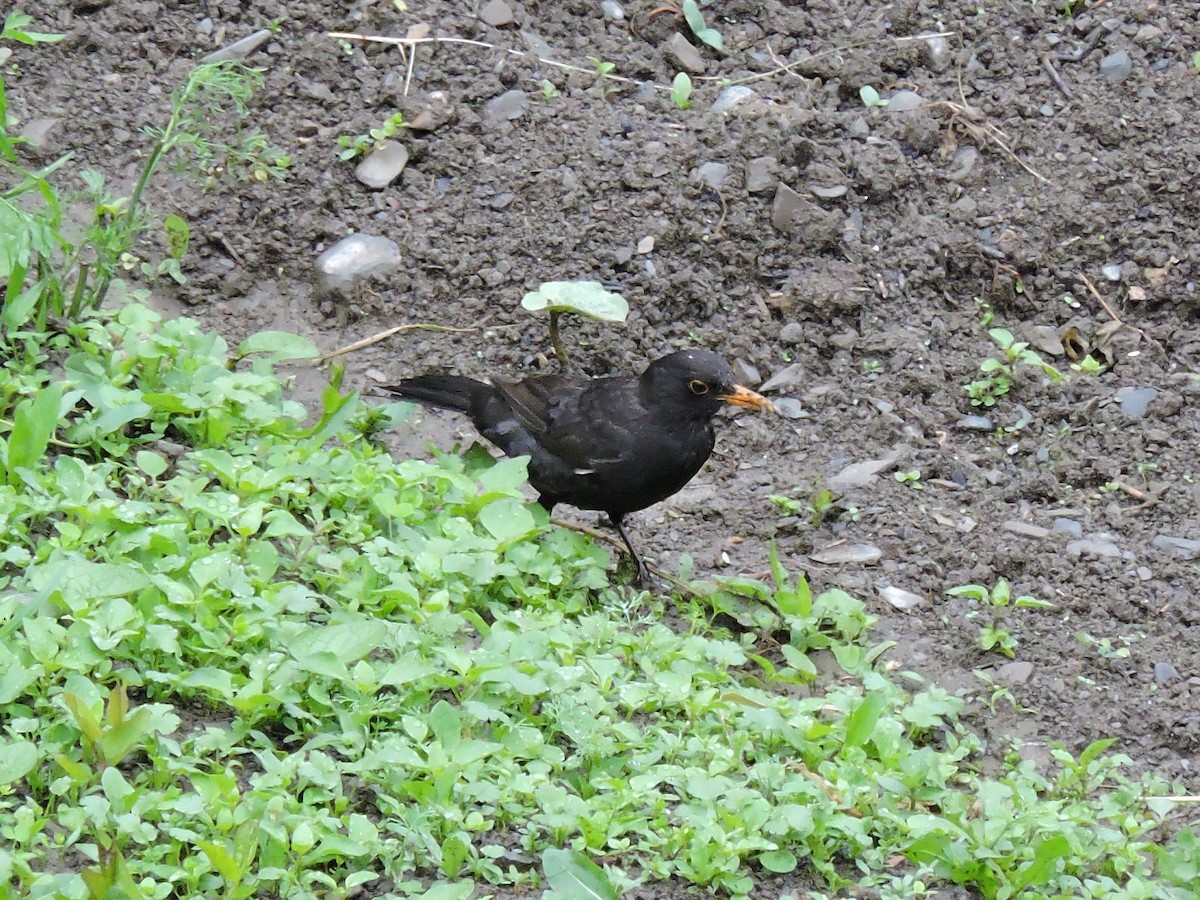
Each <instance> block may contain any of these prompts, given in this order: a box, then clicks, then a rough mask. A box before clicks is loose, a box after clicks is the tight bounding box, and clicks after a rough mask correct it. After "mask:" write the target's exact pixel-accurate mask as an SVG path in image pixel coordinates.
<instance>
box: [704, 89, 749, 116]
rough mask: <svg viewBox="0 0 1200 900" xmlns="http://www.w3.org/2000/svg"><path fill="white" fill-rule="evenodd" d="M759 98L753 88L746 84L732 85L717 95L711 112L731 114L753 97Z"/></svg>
mask: <svg viewBox="0 0 1200 900" xmlns="http://www.w3.org/2000/svg"><path fill="white" fill-rule="evenodd" d="M755 96H757V95H756V94H755V93H754V91H753V90H752V89H751V88H748V87H746V86H745V85H744V84H731V85H730V86H729V87H727V88H725V90H723V91H721V93H719V94H717V99H716V100H714V101H713V105H712V107H711V108H710V110H709V111H710V112H715V113H723V112H729V110H731V109H733V108H734V107H735V106H737V105H738V104H739V103H741V102H743V101H744V100H749V99H750V98H751V97H755Z"/></svg>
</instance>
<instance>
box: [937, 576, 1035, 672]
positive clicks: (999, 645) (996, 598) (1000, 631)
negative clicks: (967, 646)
mask: <svg viewBox="0 0 1200 900" xmlns="http://www.w3.org/2000/svg"><path fill="white" fill-rule="evenodd" d="M946 593H947V594H948V595H950V596H951V597H966V598H967V599H969V600H973V601H975V602H976V603H977V604H978V605H979V606H980V609H973V610H971V611H970V612H968V613H967V618H969V619H977V618H979V616H980V614H981V613H986V614H987V616H988V621H987V622H985V623H984V624H982V625H980V627H979V646H980V648H981V649H982V650H984V651H990V650H995V651H996V652H998V653H1001V654H1003V655H1004V656H1007V657H1008V658H1009V659H1012V658H1013V657H1014V656H1015V655H1016V651H1017V638H1016V637H1015V636H1014V635H1013V634H1012V633H1011V632H1010V631H1009V630H1008V629H1007V628H1006V627H1004V623H1003V621H1002V618H1003V616H1002V613H1001V611H1002V610H1005V609H1007V608H1008V607H1009V606H1011V607H1013V608H1026V609H1050V608H1053V606H1054V604H1053V603H1050V602H1049V601H1046V600H1039V599H1038V598H1036V597H1033V596H1031V595H1029V594H1022V595H1021V596H1019V597H1017V598H1015V599H1014V598H1013V596H1012V588H1011V587H1010V586H1009V583H1008V581H1007V580H1005V579H1003V578H1001V579H999V580H998V581H997V582H996V585H995V587H993V588H992V589H991V590H990V591H989V590H988V589H987V587H986V586H984V585H982V584H964V585H961V586H960V587H956V588H951V589H950V590H948V591H946Z"/></svg>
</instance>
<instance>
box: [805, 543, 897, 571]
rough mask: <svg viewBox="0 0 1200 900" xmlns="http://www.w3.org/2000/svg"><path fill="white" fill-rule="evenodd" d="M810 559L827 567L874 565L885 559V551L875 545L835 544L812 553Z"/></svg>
mask: <svg viewBox="0 0 1200 900" xmlns="http://www.w3.org/2000/svg"><path fill="white" fill-rule="evenodd" d="M808 558H809V559H811V560H813V561H814V562H819V563H824V564H825V565H827V566H836V565H845V564H847V563H873V562H876V561H878V560H880V559H882V558H883V551H882V550H880V549H879V548H878V547H876V546H875V545H874V544H834V545H833V546H832V547H828V548H826V549H824V550H817V551H814V552H813V553H810V554H809V555H808Z"/></svg>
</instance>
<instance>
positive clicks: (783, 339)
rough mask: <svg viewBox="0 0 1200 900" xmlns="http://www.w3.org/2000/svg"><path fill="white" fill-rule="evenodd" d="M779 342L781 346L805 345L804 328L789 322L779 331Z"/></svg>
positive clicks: (797, 323)
mask: <svg viewBox="0 0 1200 900" xmlns="http://www.w3.org/2000/svg"><path fill="white" fill-rule="evenodd" d="M779 342H780V343H781V344H792V345H795V344H803V343H804V326H803V325H801V324H800V323H799V322H788V323H787V324H786V325H784V326H783V327H782V328H780V329H779Z"/></svg>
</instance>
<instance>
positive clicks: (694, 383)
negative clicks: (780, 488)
mask: <svg viewBox="0 0 1200 900" xmlns="http://www.w3.org/2000/svg"><path fill="white" fill-rule="evenodd" d="M382 389H383V390H385V391H388V392H390V393H392V394H394V395H396V396H397V397H402V398H404V399H406V400H415V401H417V402H419V403H423V404H427V405H429V406H438V407H442V408H444V409H453V410H458V411H459V412H464V413H466V414H467V415H468V416H470V417H471V421H472V422H473V423H474V425H475V428H476V429H478V431H479V433H480V434H482V435H483V436H484V437H485V438H487V439H488V440H489V441H490V442H491V443H493V444H495V445H496V446H497V447H499V448H500V449H501V450H503V451H504V453H505V454H507V455H508V456H528V457H529V483H530V484H531V485H533V487H534V489H535V490H537V492H538V494H539V495H540V496H539V497H538V502H539V503H540V504H541V505H542V506H544V507H545V508H546V510H547V511H551V510H553V509H554V507H555V505H556V504H558V503H567V504H570V505H571V506H576V507H579V508H580V509H595V510H600V511H602V512H605V513H607V514H608V517H609V518H610V519H611V520H612V523H613V526H614V527H615V528H616V529H617V532H618V533H619V534H620V535H621V539H622V540H623V541H624V542H625V546H626V547H628V548H629V553H630V555H631V556H632V557H633V560H634V563H635V564H636V566H637V580H638V582H644V581H645V579H646V566H645V563H643V562H642V559H641V557H640V556H638V553H637V551H636V550H634V549H633V544H632V543H631V542H630V540H629V534H628V533H627V532H626V531H625V525H624V518H625V515H626V514H627V513H631V512H635V511H636V510H639V509H645V508H646V507H647V506H650V505H651V504H654V503H658V502H659V501H660V500H665V499H666V498H667V497H670V496H671V495H672V494H674V493H675V492H676V491H678V490H679V489H680V488H682V487H683V486H684V485H685V484H687V483H688V482H689V481H691V479H692V476H693V475H695V474H696V473H697V472H698V471H700V467H701V466H703V465H704V463H705V461H706V460H707V459H708V457H709V456H710V455H711V454H712V450H713V445H714V443H715V441H716V437H715V435H714V433H713V425H712V419H713V416H715V415H716V414H717V411H718V410H720V409H721V407H722V406H724V405H725V404H726V403H732V404H734V405H736V406H744V407H749V408H752V409H759V410H763V409H765V410H770V409H772V406H771V404H770V402H769V401H767V400H766V398H764V397H762V396H761V395H759V394H756V393H755V392H754V391H751V390H749V389H748V388H744V387H742V386H741V385H738V384H736V383H735V382H734V379H733V371H732V370H731V369H730V368H729V365H728V364H727V363H726V362H725V360H723V359H722V358H721V357H720V356H718V355H717V354H716V353H713V352H712V351H710V350H682V351H680V352H678V353H672V354H670V355H669V356H664V357H662V358H661V359H658V360H655V361H654V362H652V363H651V364H650V365H649V366H647V367H646V369H645V371H643V372H642V374H641V375H639V376H638V377H637V378H632V377H629V376H625V375H618V376H613V377H609V378H595V379H589V378H579V377H572V376H566V375H535V376H533V377H531V378H525V379H523V380H521V381H513V380H506V379H496V381H495V383H494V384H486V383H484V382H482V381H476V380H474V379H472V378H465V377H463V376H461V375H441V374H431V375H421V376H418V377H416V378H407V379H405V380H404V381H401V382H400V383H399V384H396V385H390V386H386V387H383V388H382Z"/></svg>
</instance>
